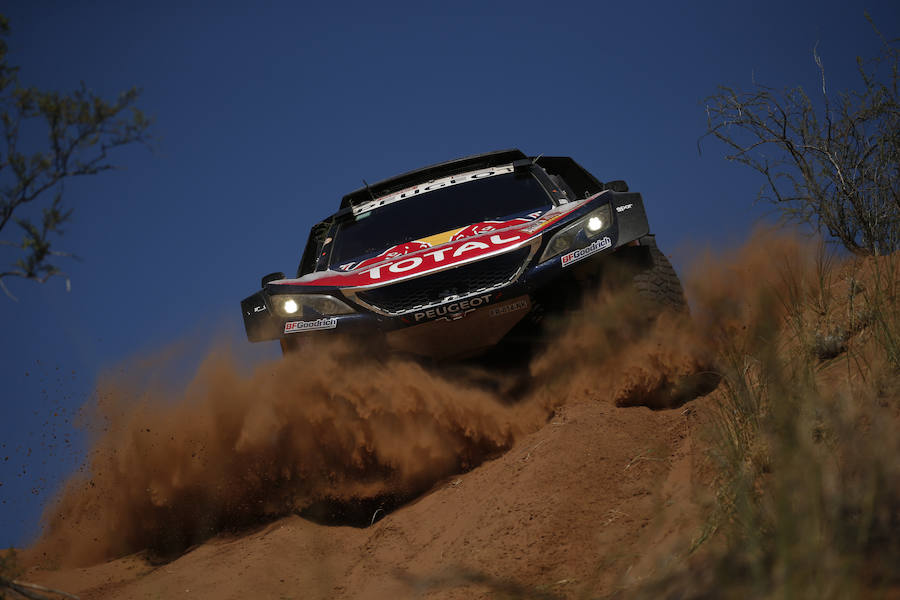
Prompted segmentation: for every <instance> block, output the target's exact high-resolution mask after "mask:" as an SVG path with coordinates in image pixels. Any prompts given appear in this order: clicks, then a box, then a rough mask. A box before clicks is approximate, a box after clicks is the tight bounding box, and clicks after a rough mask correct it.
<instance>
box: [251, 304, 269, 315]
mask: <svg viewBox="0 0 900 600" xmlns="http://www.w3.org/2000/svg"><path fill="white" fill-rule="evenodd" d="M264 310H266V305H265V304H263V305H262V306H254V307H253V312H255V313H258V312H262V311H264Z"/></svg>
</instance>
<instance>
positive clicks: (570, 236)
mask: <svg viewBox="0 0 900 600" xmlns="http://www.w3.org/2000/svg"><path fill="white" fill-rule="evenodd" d="M611 225H612V212H611V211H610V210H609V204H604V205H603V206H601V207H600V208H596V209H594V210H592V211H591V212H589V213H588V214H587V215H585V216H584V217H582V218H580V219H578V220H577V221H575V222H574V223H572V224H571V225H569V226H567V227H564V228H563V229H560V230H559V231H557V232H556V234H555V235H554V236H553V237H552V238H550V242H549V243H548V244H547V248H546V249H545V250H544V253H543V254H542V255H541V260H540V261H539V262H544V261H545V260H550V259H551V258H553V257H554V256H559V255H560V254H562V253H563V252H566V251H569V250H577V249H579V248H583V247H585V246H587V245H588V244H590V243H591V241H592V240H593V239H594V238H596V237H597V236H599V235H600V234H601V233H602V232H604V231H606V230H607V229H609V228H610V226H611Z"/></svg>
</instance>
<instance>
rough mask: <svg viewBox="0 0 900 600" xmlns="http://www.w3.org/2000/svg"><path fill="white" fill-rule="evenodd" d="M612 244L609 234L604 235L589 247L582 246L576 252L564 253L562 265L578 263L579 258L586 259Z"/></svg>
mask: <svg viewBox="0 0 900 600" xmlns="http://www.w3.org/2000/svg"><path fill="white" fill-rule="evenodd" d="M610 246H612V240H611V239H609V236H604V237H602V238H600V239H599V240H596V241H595V242H593V243H591V245H590V246H588V247H587V248H582V249H580V250H575V251H574V252H569V253H568V254H563V255H562V257H561V259H560V260H561V261H562V266H564V267H568V266H569V265H571V264H573V263H577V262H578V261H579V260H582V259H585V258H587V257H588V256H590V255H592V254H596V253H598V252H600V251H601V250H606V249H607V248H609V247H610Z"/></svg>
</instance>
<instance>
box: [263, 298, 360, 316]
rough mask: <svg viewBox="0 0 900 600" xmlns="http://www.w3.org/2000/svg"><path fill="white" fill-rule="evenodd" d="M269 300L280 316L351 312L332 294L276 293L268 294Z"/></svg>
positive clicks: (325, 314)
mask: <svg viewBox="0 0 900 600" xmlns="http://www.w3.org/2000/svg"><path fill="white" fill-rule="evenodd" d="M269 302H271V304H272V306H273V307H274V308H275V312H276V313H278V314H279V315H280V316H282V317H321V316H327V315H346V314H349V313H352V312H353V309H352V308H350V307H349V306H347V305H346V304H344V303H343V302H341V301H340V300H338V299H337V298H335V297H334V296H326V295H324V294H277V295H274V296H270V297H269Z"/></svg>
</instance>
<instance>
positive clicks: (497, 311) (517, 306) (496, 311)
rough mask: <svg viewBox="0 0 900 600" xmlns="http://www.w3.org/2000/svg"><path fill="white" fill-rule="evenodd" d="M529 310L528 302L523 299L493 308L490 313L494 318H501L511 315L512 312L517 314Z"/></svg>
mask: <svg viewBox="0 0 900 600" xmlns="http://www.w3.org/2000/svg"><path fill="white" fill-rule="evenodd" d="M526 308H528V300H526V299H525V298H522V299H521V300H516V301H515V302H510V303H509V304H504V305H502V306H497V307H496V308H492V309H491V312H490V313H489V314H490V315H491V316H492V317H499V316H502V315H505V314H509V313H511V312H515V311H517V310H523V309H526Z"/></svg>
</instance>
